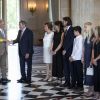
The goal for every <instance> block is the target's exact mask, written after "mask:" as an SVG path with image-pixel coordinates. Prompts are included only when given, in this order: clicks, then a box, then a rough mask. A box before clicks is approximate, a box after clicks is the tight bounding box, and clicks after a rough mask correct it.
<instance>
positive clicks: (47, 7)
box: [45, 3, 49, 12]
mask: <svg viewBox="0 0 100 100" xmlns="http://www.w3.org/2000/svg"><path fill="white" fill-rule="evenodd" d="M45 7H46V11H47V12H48V9H49V6H48V3H46V5H45Z"/></svg>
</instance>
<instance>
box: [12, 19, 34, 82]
mask: <svg viewBox="0 0 100 100" xmlns="http://www.w3.org/2000/svg"><path fill="white" fill-rule="evenodd" d="M19 28H20V30H19V32H18V36H17V38H16V39H15V40H13V41H12V42H13V44H15V43H18V47H19V48H18V49H19V58H20V71H21V79H19V80H18V82H19V83H31V71H32V55H33V32H32V31H31V30H30V29H28V28H27V27H26V22H25V21H20V22H19ZM25 62H26V63H27V73H26V71H25Z"/></svg>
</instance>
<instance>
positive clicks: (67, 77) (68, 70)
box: [63, 56, 71, 84]
mask: <svg viewBox="0 0 100 100" xmlns="http://www.w3.org/2000/svg"><path fill="white" fill-rule="evenodd" d="M63 65H64V76H65V82H66V83H67V84H70V77H71V63H70V61H69V58H68V57H66V56H63Z"/></svg>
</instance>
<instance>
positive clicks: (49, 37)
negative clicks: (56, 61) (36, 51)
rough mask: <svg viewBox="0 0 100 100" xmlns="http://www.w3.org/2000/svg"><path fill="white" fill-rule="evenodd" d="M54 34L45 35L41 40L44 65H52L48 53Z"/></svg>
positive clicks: (50, 56) (50, 54)
mask: <svg viewBox="0 0 100 100" xmlns="http://www.w3.org/2000/svg"><path fill="white" fill-rule="evenodd" d="M53 36H54V32H51V33H49V34H48V33H47V32H46V33H45V35H44V38H43V61H44V63H52V53H51V52H50V47H51V44H52V42H53Z"/></svg>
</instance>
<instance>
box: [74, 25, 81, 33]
mask: <svg viewBox="0 0 100 100" xmlns="http://www.w3.org/2000/svg"><path fill="white" fill-rule="evenodd" d="M74 31H78V32H79V33H80V34H81V32H82V28H81V27H80V26H75V27H74Z"/></svg>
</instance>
